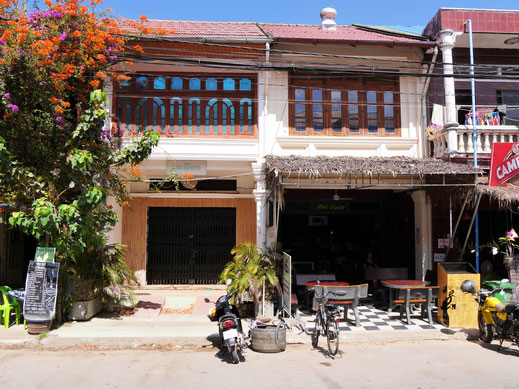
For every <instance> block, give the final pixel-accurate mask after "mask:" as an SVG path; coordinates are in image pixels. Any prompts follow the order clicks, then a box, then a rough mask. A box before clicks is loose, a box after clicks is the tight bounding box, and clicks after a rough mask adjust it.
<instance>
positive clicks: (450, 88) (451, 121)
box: [439, 30, 458, 153]
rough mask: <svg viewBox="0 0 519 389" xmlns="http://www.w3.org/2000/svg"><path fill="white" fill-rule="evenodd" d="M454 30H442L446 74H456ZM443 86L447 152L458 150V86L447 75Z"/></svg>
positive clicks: (441, 43)
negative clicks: (456, 128)
mask: <svg viewBox="0 0 519 389" xmlns="http://www.w3.org/2000/svg"><path fill="white" fill-rule="evenodd" d="M457 35H458V33H455V32H454V31H453V30H442V31H440V35H439V38H440V45H439V46H440V49H441V51H442V59H443V74H444V75H446V76H449V75H453V74H454V68H453V64H452V49H453V48H454V44H455V42H456V36H457ZM443 86H444V89H445V117H444V119H445V128H446V129H447V131H448V135H447V152H448V153H451V152H456V151H458V134H457V133H456V130H454V128H455V127H457V126H458V113H457V112H456V88H455V86H454V77H445V78H444V79H443Z"/></svg>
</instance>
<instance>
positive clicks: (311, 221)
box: [278, 189, 415, 284]
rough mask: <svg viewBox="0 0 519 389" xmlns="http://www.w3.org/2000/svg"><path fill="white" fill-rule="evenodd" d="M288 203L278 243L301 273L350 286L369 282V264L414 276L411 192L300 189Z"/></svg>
mask: <svg viewBox="0 0 519 389" xmlns="http://www.w3.org/2000/svg"><path fill="white" fill-rule="evenodd" d="M334 197H335V199H334ZM338 197H339V199H337V198H338ZM285 202H286V206H285V209H284V211H283V212H282V214H281V217H280V224H279V233H278V240H279V241H280V242H281V243H282V245H283V248H284V249H286V250H289V251H290V252H291V255H292V261H293V263H294V269H295V271H296V272H299V273H334V274H335V276H336V279H338V280H341V281H347V282H349V283H350V284H351V283H360V282H363V281H364V280H365V268H366V266H377V267H407V268H408V269H409V274H414V271H415V269H414V268H415V259H414V204H413V201H412V199H411V197H410V196H409V195H408V194H407V193H405V192H400V193H395V192H393V191H381V190H363V191H346V190H345V191H339V193H338V194H336V192H335V191H329V190H301V189H300V190H287V191H286V192H285Z"/></svg>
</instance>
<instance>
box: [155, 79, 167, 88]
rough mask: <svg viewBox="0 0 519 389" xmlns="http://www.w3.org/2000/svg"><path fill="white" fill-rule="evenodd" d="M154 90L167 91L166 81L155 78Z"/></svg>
mask: <svg viewBox="0 0 519 389" xmlns="http://www.w3.org/2000/svg"><path fill="white" fill-rule="evenodd" d="M153 89H166V79H165V78H164V77H155V78H154V79H153Z"/></svg>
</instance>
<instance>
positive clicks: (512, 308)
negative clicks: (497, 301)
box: [505, 303, 519, 313]
mask: <svg viewBox="0 0 519 389" xmlns="http://www.w3.org/2000/svg"><path fill="white" fill-rule="evenodd" d="M518 311H519V303H510V304H506V306H505V312H506V313H512V312H518Z"/></svg>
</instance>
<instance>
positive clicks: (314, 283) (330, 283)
mask: <svg viewBox="0 0 519 389" xmlns="http://www.w3.org/2000/svg"><path fill="white" fill-rule="evenodd" d="M317 285H319V286H349V285H350V284H349V283H347V282H343V281H308V282H305V288H306V293H305V296H306V301H305V304H306V307H307V308H310V296H311V295H312V293H313V291H314V288H315V287H316V286H317ZM312 310H314V311H315V310H316V307H315V306H314V304H312Z"/></svg>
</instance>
